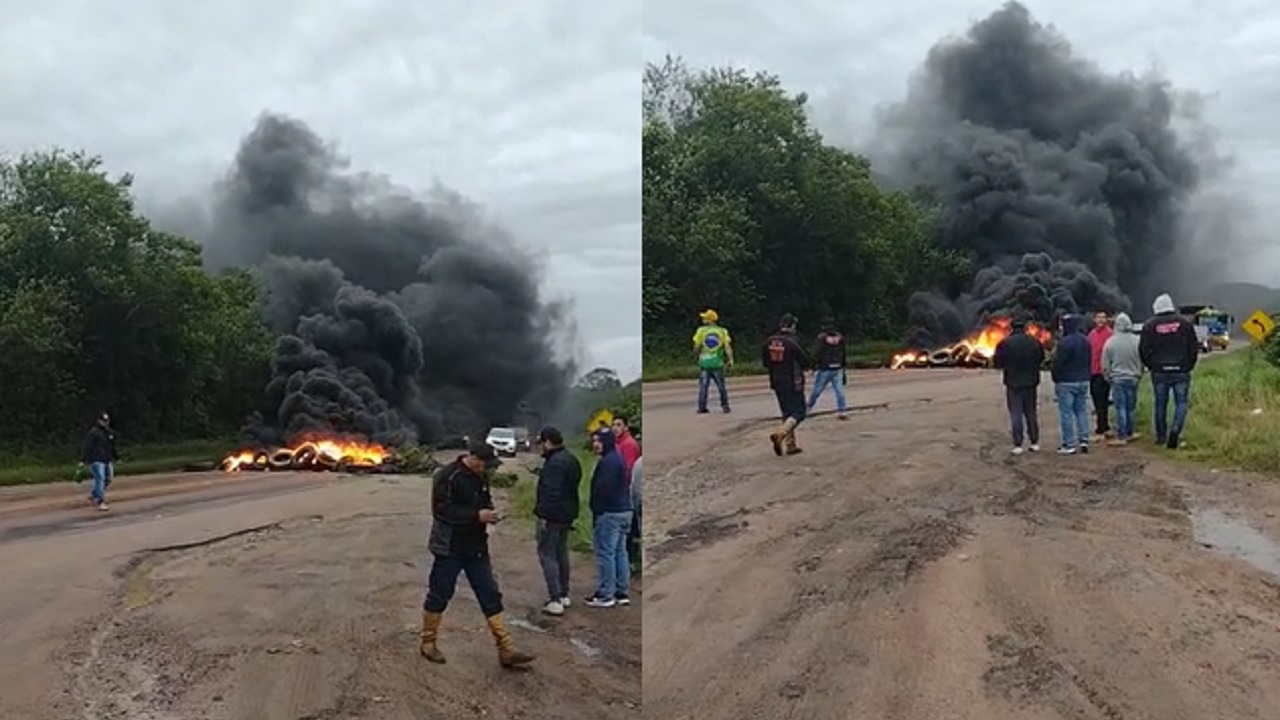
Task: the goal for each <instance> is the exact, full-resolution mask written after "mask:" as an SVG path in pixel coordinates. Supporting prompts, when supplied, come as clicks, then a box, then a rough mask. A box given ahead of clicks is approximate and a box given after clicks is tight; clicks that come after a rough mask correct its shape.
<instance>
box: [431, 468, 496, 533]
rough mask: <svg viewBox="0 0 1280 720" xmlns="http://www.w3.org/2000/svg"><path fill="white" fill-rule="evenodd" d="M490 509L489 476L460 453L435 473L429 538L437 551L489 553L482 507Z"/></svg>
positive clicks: (491, 500) (491, 503) (491, 502)
mask: <svg viewBox="0 0 1280 720" xmlns="http://www.w3.org/2000/svg"><path fill="white" fill-rule="evenodd" d="M492 509H493V496H492V495H491V494H490V492H489V480H488V478H486V477H484V476H483V475H476V474H475V473H473V472H471V470H469V469H468V468H467V466H466V465H463V464H462V456H459V457H458V459H457V460H454V461H453V462H451V463H449V464H448V465H445V466H444V467H443V468H441V469H440V471H439V472H437V473H436V476H435V480H434V482H433V483H432V487H431V518H432V523H431V540H430V542H429V543H428V549H429V550H431V552H432V553H434V554H436V555H444V556H448V557H473V556H476V555H487V554H488V553H489V529H488V527H487V526H485V524H484V523H482V522H480V511H481V510H492Z"/></svg>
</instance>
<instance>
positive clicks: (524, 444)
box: [511, 427, 533, 452]
mask: <svg viewBox="0 0 1280 720" xmlns="http://www.w3.org/2000/svg"><path fill="white" fill-rule="evenodd" d="M511 429H512V430H515V431H516V450H518V451H520V452H529V451H531V450H533V438H531V437H529V428H527V427H513V428H511Z"/></svg>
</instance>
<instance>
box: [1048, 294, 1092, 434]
mask: <svg viewBox="0 0 1280 720" xmlns="http://www.w3.org/2000/svg"><path fill="white" fill-rule="evenodd" d="M1082 320H1083V318H1082V316H1080V315H1067V316H1066V317H1064V318H1062V338H1061V339H1060V340H1058V347H1057V349H1056V350H1054V352H1053V370H1052V375H1053V383H1054V387H1053V392H1054V396H1055V398H1056V400H1057V403H1058V421H1059V422H1060V423H1061V425H1062V445H1061V446H1059V448H1058V454H1060V455H1074V454H1075V453H1076V452H1077V451H1078V452H1081V453H1087V452H1089V369H1090V368H1089V366H1090V364H1091V358H1090V357H1089V355H1090V350H1089V340H1088V338H1086V337H1085V336H1084V330H1083V328H1082V324H1083V323H1082V322H1081V321H1082Z"/></svg>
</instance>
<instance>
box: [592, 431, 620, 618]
mask: <svg viewBox="0 0 1280 720" xmlns="http://www.w3.org/2000/svg"><path fill="white" fill-rule="evenodd" d="M592 449H593V450H594V451H595V453H596V454H597V455H599V456H600V459H598V460H596V467H595V470H594V471H592V473H591V515H592V517H594V518H595V526H594V528H595V529H594V532H593V534H592V544H593V545H594V546H595V552H596V591H595V593H594V594H593V595H592V596H591V597H589V598H587V605H588V606H590V607H597V608H611V607H613V606H615V605H630V604H631V598H630V596H629V595H628V592H629V591H630V589H631V565H630V563H628V562H627V532H628V531H629V530H630V529H631V487H630V486H631V483H630V478H629V477H628V476H627V470H626V465H625V464H624V463H623V460H622V455H620V454H619V453H618V449H617V448H616V447H615V446H614V436H613V430H611V429H609V428H605V429H603V430H600V431H598V432H596V433H595V434H594V435H593V436H592Z"/></svg>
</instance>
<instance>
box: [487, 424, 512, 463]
mask: <svg viewBox="0 0 1280 720" xmlns="http://www.w3.org/2000/svg"><path fill="white" fill-rule="evenodd" d="M484 441H485V442H486V443H488V445H489V447H492V448H493V450H494V452H496V453H498V454H499V455H505V456H507V457H515V456H516V452H517V449H518V448H519V442H518V441H517V440H516V430H515V428H509V427H496V428H491V429H490V430H489V436H488V437H486V438H485V439H484Z"/></svg>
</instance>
